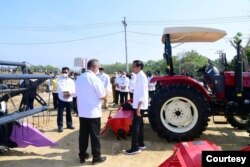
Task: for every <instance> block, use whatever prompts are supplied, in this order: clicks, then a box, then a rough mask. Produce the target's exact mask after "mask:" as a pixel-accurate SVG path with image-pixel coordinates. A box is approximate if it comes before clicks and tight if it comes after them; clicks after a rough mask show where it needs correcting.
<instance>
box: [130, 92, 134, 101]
mask: <svg viewBox="0 0 250 167" xmlns="http://www.w3.org/2000/svg"><path fill="white" fill-rule="evenodd" d="M133 97H134V93H131V92H129V98H130V100H133Z"/></svg>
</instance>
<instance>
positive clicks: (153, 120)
mask: <svg viewBox="0 0 250 167" xmlns="http://www.w3.org/2000/svg"><path fill="white" fill-rule="evenodd" d="M155 98H157V97H155V96H153V97H152V99H155ZM152 99H151V101H150V106H149V109H148V121H149V123H150V125H151V128H152V129H153V130H154V131H156V130H157V120H156V115H157V113H156V112H155V110H154V107H152V106H154V105H155V104H154V101H152ZM152 104H153V105H152Z"/></svg>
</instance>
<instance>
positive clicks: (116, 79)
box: [115, 76, 122, 91]
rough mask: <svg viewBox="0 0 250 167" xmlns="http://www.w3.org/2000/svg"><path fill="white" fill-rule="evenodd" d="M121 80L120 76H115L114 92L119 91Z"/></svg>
mask: <svg viewBox="0 0 250 167" xmlns="http://www.w3.org/2000/svg"><path fill="white" fill-rule="evenodd" d="M121 79H122V77H121V76H117V77H116V78H115V85H116V86H115V90H118V91H120V90H121V87H120V85H121Z"/></svg>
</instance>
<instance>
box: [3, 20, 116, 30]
mask: <svg viewBox="0 0 250 167" xmlns="http://www.w3.org/2000/svg"><path fill="white" fill-rule="evenodd" d="M115 26H120V22H118V21H113V22H103V23H93V24H79V25H62V26H8V25H6V26H4V25H2V26H0V30H8V31H10V30H11V31H12V30H15V31H16V30H17V31H72V30H83V29H94V28H108V27H115Z"/></svg>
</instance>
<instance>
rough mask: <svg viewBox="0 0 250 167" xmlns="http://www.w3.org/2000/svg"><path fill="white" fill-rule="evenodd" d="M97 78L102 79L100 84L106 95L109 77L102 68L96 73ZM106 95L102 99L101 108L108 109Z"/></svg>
mask: <svg viewBox="0 0 250 167" xmlns="http://www.w3.org/2000/svg"><path fill="white" fill-rule="evenodd" d="M97 76H98V78H99V79H100V80H101V81H102V84H103V86H104V88H105V90H106V94H107V96H108V91H109V87H110V77H109V75H108V74H106V73H105V72H104V68H100V69H99V73H98V74H97ZM107 96H106V97H105V98H104V99H103V109H108V99H107Z"/></svg>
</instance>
